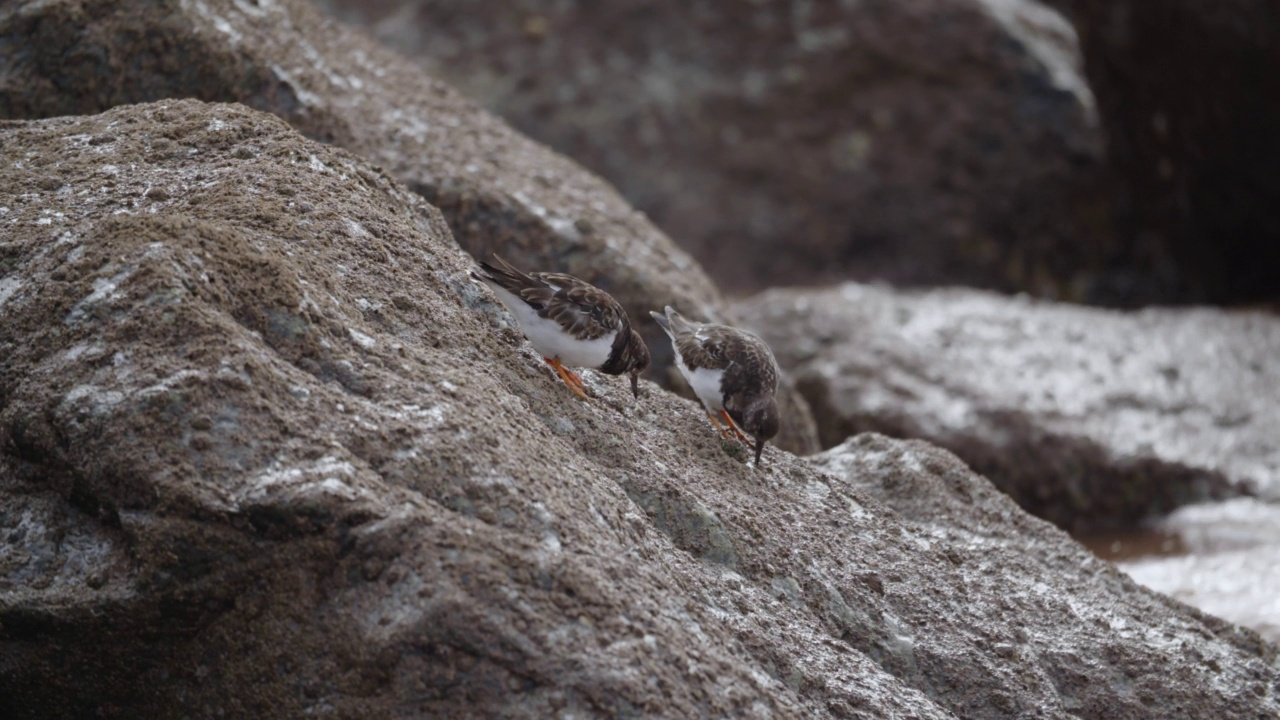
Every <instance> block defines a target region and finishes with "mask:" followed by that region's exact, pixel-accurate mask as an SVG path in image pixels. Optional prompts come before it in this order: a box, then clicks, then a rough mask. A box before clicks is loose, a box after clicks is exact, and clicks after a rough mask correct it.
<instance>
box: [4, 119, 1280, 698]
mask: <svg viewBox="0 0 1280 720" xmlns="http://www.w3.org/2000/svg"><path fill="white" fill-rule="evenodd" d="M0 147H3V148H4V149H5V158H6V162H5V163H4V164H3V165H2V166H0V208H3V211H2V212H0V223H3V226H4V230H5V232H4V235H3V239H0V317H2V318H3V322H0V716H3V717H5V718H17V719H21V718H47V717H86V716H96V717H120V718H138V717H157V718H168V717H183V716H185V717H198V718H205V717H210V718H211V717H253V718H296V717H303V716H308V715H332V716H334V717H362V718H364V717H450V718H454V717H457V718H466V717H476V718H479V717H510V718H545V717H562V716H564V715H573V716H575V717H610V718H615V717H623V718H626V717H633V718H634V717H750V718H766V717H773V718H800V717H849V718H867V719H868V720H870V719H872V718H890V719H894V718H903V719H905V718H937V719H939V720H941V719H943V718H955V717H963V718H977V719H985V718H1009V719H1010V720H1012V719H1014V718H1028V717H1034V718H1062V719H1064V720H1065V719H1066V718H1072V717H1089V718H1111V717H1114V718H1162V719H1165V718H1188V719H1190V718H1228V717H1229V718H1250V719H1256V720H1263V719H1264V718H1273V717H1275V716H1276V715H1277V713H1280V673H1278V672H1277V662H1278V661H1277V650H1276V648H1275V647H1274V646H1272V645H1269V644H1267V643H1265V642H1263V641H1262V640H1261V639H1259V637H1258V636H1257V635H1256V634H1254V633H1252V632H1250V631H1247V630H1242V629H1239V628H1236V627H1234V626H1231V625H1229V624H1227V623H1224V622H1222V621H1221V620H1218V619H1216V618H1213V617H1210V616H1207V615H1203V614H1201V613H1198V612H1196V611H1194V610H1191V609H1190V608H1187V607H1185V606H1183V605H1181V604H1179V603H1177V602H1174V601H1172V600H1169V599H1168V598H1165V597H1164V596H1161V595H1157V594H1154V593H1152V592H1149V591H1147V590H1144V589H1142V588H1140V587H1138V586H1137V585H1135V584H1134V583H1133V582H1131V581H1130V580H1129V579H1128V578H1126V577H1125V576H1124V575H1122V574H1120V573H1118V572H1117V571H1116V570H1115V569H1114V567H1112V566H1111V565H1110V564H1108V563H1105V562H1103V561H1100V560H1098V559H1096V558H1094V557H1093V556H1092V555H1090V554H1089V553H1088V552H1087V551H1086V550H1084V549H1083V548H1082V547H1080V546H1079V545H1077V544H1075V543H1074V542H1073V541H1072V540H1070V539H1069V538H1068V537H1067V536H1066V535H1064V534H1063V533H1062V532H1061V531H1059V530H1057V529H1055V528H1054V527H1052V526H1050V525H1048V524H1047V523H1044V522H1042V521H1040V520H1037V519H1035V518H1033V517H1031V516H1029V515H1027V514H1025V513H1024V512H1022V511H1021V510H1019V509H1018V508H1017V507H1016V506H1015V505H1014V504H1013V503H1012V502H1011V501H1009V500H1008V498H1006V497H1005V496H1003V495H1002V494H1000V493H999V492H997V491H996V490H995V489H994V488H993V487H992V486H991V485H990V484H989V483H988V482H987V481H986V480H984V479H982V478H981V477H979V476H977V475H975V474H973V473H972V472H971V471H969V470H968V469H967V468H966V467H965V466H964V465H963V464H962V463H960V462H959V461H958V460H957V459H956V458H955V457H954V456H952V455H950V454H948V453H946V452H944V451H942V450H939V449H937V448H934V447H932V446H929V445H927V444H925V443H921V442H912V443H904V442H898V441H892V440H889V439H887V438H884V437H880V436H874V435H864V436H862V437H859V438H856V439H854V440H851V441H849V442H848V443H846V444H843V445H841V446H840V447H838V448H835V449H832V450H830V451H828V452H827V453H824V454H823V455H822V456H820V457H819V458H817V459H815V460H814V461H812V462H811V461H807V460H803V459H799V458H797V457H795V456H793V455H791V454H789V453H786V452H783V451H780V450H777V449H774V448H772V447H770V448H767V449H766V451H765V458H764V463H763V466H762V467H761V468H752V467H749V466H748V465H747V464H746V462H745V457H746V452H745V450H744V449H743V448H742V446H740V445H733V444H725V443H722V442H721V441H720V440H719V438H718V437H717V436H716V435H715V433H714V431H712V430H711V428H710V427H709V425H708V424H707V422H706V419H705V417H704V416H703V414H702V412H701V411H700V410H699V409H698V407H697V406H696V404H695V403H693V402H691V401H688V400H684V399H681V398H678V397H675V396H673V395H671V394H668V393H666V392H663V391H662V390H660V389H659V388H658V387H657V386H656V385H654V384H652V383H649V382H645V383H644V385H643V388H642V389H643V391H644V392H643V395H642V397H641V398H640V399H639V400H636V399H635V398H633V397H632V396H631V392H630V388H629V387H628V385H627V383H626V382H625V381H624V380H620V379H619V378H613V377H606V376H602V375H600V374H598V373H595V372H592V371H588V372H586V373H584V378H585V380H586V382H587V384H588V386H589V387H591V389H592V390H593V392H594V393H595V394H596V395H598V398H597V399H596V400H593V401H591V402H583V401H580V400H579V399H577V398H576V397H575V396H573V395H572V394H570V393H569V392H568V391H567V390H566V389H565V388H564V387H563V386H562V384H561V383H559V382H558V381H557V380H556V379H555V378H554V377H553V376H552V374H551V373H550V371H549V370H548V369H547V368H546V367H545V365H544V364H543V363H542V361H541V359H540V358H538V357H536V356H535V355H534V353H533V352H532V351H531V349H530V348H529V346H528V344H527V343H526V342H525V341H524V340H523V339H522V337H521V336H520V335H519V333H518V332H517V331H516V330H515V329H514V328H513V326H512V319H511V317H510V315H508V314H507V313H506V312H505V311H504V310H503V309H502V308H501V306H500V305H498V304H497V303H496V302H495V300H494V299H493V298H492V296H491V295H490V294H489V293H488V292H487V291H486V290H485V289H483V288H482V287H481V286H478V285H477V284H475V283H474V282H473V281H471V280H469V279H468V277H467V270H468V269H469V268H470V267H471V263H472V260H471V259H470V258H468V257H467V256H466V254H465V253H464V252H463V251H462V250H461V249H459V248H458V247H457V246H456V245H455V243H454V242H453V241H452V239H451V238H450V237H449V230H448V227H447V225H446V223H445V221H444V219H443V217H442V216H441V214H440V213H439V212H438V211H437V210H435V209H434V208H432V207H430V206H428V205H427V204H426V203H425V202H424V201H423V200H422V199H421V198H420V197H419V196H418V195H416V194H415V193H413V192H411V191H409V190H408V189H406V188H405V187H404V186H403V185H400V184H398V183H397V182H395V181H393V180H392V179H391V177H390V176H389V175H388V174H387V173H386V172H384V171H382V170H379V169H378V168H376V167H374V166H372V165H370V164H368V163H367V162H365V161H363V160H361V159H359V158H357V157H356V156H353V155H351V154H349V153H347V152H345V151H343V150H339V149H335V148H333V147H328V146H323V145H320V144H317V143H314V142H311V141H309V140H306V139H304V138H303V137H301V136H300V135H298V134H297V133H295V132H294V131H292V130H291V129H290V128H289V127H288V126H287V125H285V124H284V123H283V122H281V121H280V120H278V119H276V118H274V117H271V116H268V115H263V114H259V113H256V112H253V111H250V110H248V109H246V108H244V107H242V106H234V105H205V104H202V103H199V102H195V101H182V102H178V101H167V102H162V103H157V104H150V105H139V106H131V107H124V108H117V109H114V110H111V111H109V112H107V113H105V114H102V115H98V116H92V117H73V118H62V119H54V120H44V121H38V122H32V123H4V124H0Z"/></svg>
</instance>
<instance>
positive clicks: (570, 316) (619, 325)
mask: <svg viewBox="0 0 1280 720" xmlns="http://www.w3.org/2000/svg"><path fill="white" fill-rule="evenodd" d="M480 267H481V268H483V269H484V274H485V277H486V278H487V279H489V280H491V281H493V282H495V283H497V284H498V285H500V286H501V287H502V288H504V289H505V290H506V291H507V292H509V293H511V294H512V295H515V296H516V297H518V298H520V299H521V300H523V301H524V302H525V303H527V304H528V305H529V307H531V308H533V309H534V310H536V311H537V312H538V316H539V317H544V318H547V319H550V320H555V321H556V322H557V323H559V324H560V327H562V328H564V329H565V332H567V333H569V334H571V335H573V337H575V338H577V339H579V340H595V339H597V338H600V337H603V336H605V335H608V334H609V333H611V332H613V331H615V330H619V331H620V330H623V329H625V328H626V326H627V319H626V318H627V315H626V312H625V311H624V310H623V309H622V306H621V305H619V304H618V302H617V301H616V300H614V299H613V297H611V296H610V295H609V293H607V292H605V291H603V290H601V289H600V288H598V287H595V286H594V285H591V284H590V283H586V282H583V281H582V280H579V279H578V278H576V277H574V276H572V275H564V274H562V273H545V272H535V273H526V272H521V271H520V270H519V269H517V268H516V267H515V266H514V265H512V264H511V263H509V262H507V261H506V260H503V259H502V258H500V257H498V256H497V255H494V256H493V263H492V264H491V263H487V262H482V263H480Z"/></svg>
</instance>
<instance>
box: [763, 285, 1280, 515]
mask: <svg viewBox="0 0 1280 720" xmlns="http://www.w3.org/2000/svg"><path fill="white" fill-rule="evenodd" d="M738 309H739V311H740V312H741V313H742V314H743V315H744V316H745V317H747V318H748V324H749V325H750V326H752V327H754V328H756V329H757V330H759V331H760V332H761V333H762V334H763V336H764V338H765V340H767V341H768V342H769V343H770V344H771V345H772V346H773V347H774V348H775V350H776V354H777V356H778V361H779V363H781V364H782V365H783V366H784V367H786V368H788V369H790V370H791V371H792V373H793V374H794V375H795V377H796V378H797V383H798V385H799V387H800V388H801V390H802V392H804V394H805V395H806V397H808V398H809V401H810V402H811V403H813V405H814V413H815V416H816V417H817V419H818V422H819V427H820V431H821V435H822V438H823V442H824V444H825V445H828V446H829V445H834V444H837V443H839V442H841V441H842V440H843V439H844V438H845V437H847V436H848V435H850V434H853V433H856V432H862V431H868V430H872V431H877V432H884V433H888V434H891V435H894V436H898V437H911V438H923V439H927V440H929V441H931V442H934V443H937V444H939V445H941V446H943V447H945V448H948V449H950V450H951V451H953V452H955V453H956V454H957V455H959V456H960V457H961V458H963V459H964V460H965V461H966V462H967V463H969V464H970V465H971V466H972V467H973V468H974V469H975V470H977V471H978V472H981V473H983V474H985V475H987V476H988V477H990V478H991V479H992V480H993V481H994V482H995V483H996V484H997V485H998V486H999V487H1000V488H1001V489H1003V490H1004V491H1006V492H1008V493H1009V494H1010V495H1012V496H1013V497H1014V498H1015V499H1016V500H1017V501H1018V503H1019V504H1021V505H1022V506H1023V507H1024V508H1027V509H1028V510H1030V511H1032V512H1034V513H1035V514H1037V515H1040V516H1041V517H1045V518H1048V519H1051V520H1053V521H1054V522H1055V523H1056V524H1058V525H1060V526H1062V527H1066V528H1071V529H1073V530H1077V531H1089V530H1099V529H1108V528H1124V527H1132V526H1134V525H1135V524H1136V523H1137V522H1138V521H1139V520H1142V519H1145V518H1147V517H1150V516H1155V515H1160V514H1163V513H1165V512H1168V511H1169V510H1171V509H1173V508H1175V507H1178V506H1180V505H1183V504H1185V503H1188V502H1192V501H1195V500H1203V499H1206V498H1209V497H1222V496H1227V495H1233V494H1238V493H1242V492H1243V493H1258V494H1260V495H1262V496H1264V497H1266V498H1268V499H1269V500H1270V501H1272V502H1276V501H1280V435H1277V433H1276V428H1280V403H1278V402H1277V401H1276V398H1277V394H1276V388H1277V387H1280V362H1278V361H1277V358H1280V317H1277V316H1276V315H1274V314H1271V313H1265V312H1252V311H1249V312H1245V311H1242V312H1231V311H1225V310H1213V309H1182V310H1179V309H1151V310H1144V311H1140V312H1119V311H1110V310H1100V309H1092V308H1082V307H1078V306H1071V305H1064V304H1057V303H1051V302H1045V301H1035V300H1030V299H1027V298H1025V297H1019V298H1009V297H1004V296H1000V295H996V294H993V293H985V292H980V291H975V290H963V289H950V290H934V291H927V292H900V291H894V290H891V289H888V288H885V287H877V286H870V285H861V284H854V283H849V284H846V285H843V286H839V287H836V288H831V289H825V290H813V291H811V290H771V291H768V292H765V293H761V294H760V295H758V296H756V297H754V298H752V299H750V300H747V301H743V302H742V303H740V304H739V306H738Z"/></svg>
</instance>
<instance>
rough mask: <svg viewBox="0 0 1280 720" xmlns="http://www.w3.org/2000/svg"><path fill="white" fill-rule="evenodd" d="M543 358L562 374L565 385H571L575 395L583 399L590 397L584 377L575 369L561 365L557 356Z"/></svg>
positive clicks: (561, 377) (558, 373)
mask: <svg viewBox="0 0 1280 720" xmlns="http://www.w3.org/2000/svg"><path fill="white" fill-rule="evenodd" d="M542 359H543V360H545V361H546V363H547V364H548V365H550V366H551V367H553V368H555V371H556V374H557V375H559V376H560V379H561V380H563V381H564V384H565V385H568V386H569V389H570V390H572V391H573V392H574V394H575V395H577V396H578V397H580V398H582V399H583V400H586V399H588V398H587V393H586V392H585V390H586V386H585V385H583V384H582V378H580V377H578V376H577V375H575V374H574V373H573V371H571V370H569V369H568V368H566V367H565V366H564V365H561V364H560V361H559V360H558V359H556V358H542Z"/></svg>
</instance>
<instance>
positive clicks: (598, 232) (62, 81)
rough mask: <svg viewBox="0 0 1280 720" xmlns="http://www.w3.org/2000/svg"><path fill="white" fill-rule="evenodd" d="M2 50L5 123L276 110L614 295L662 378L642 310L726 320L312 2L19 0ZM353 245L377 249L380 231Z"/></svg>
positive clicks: (437, 89)
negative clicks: (132, 107)
mask: <svg viewBox="0 0 1280 720" xmlns="http://www.w3.org/2000/svg"><path fill="white" fill-rule="evenodd" d="M87 22H89V23H91V24H92V27H93V28H94V30H93V32H86V31H85V27H86V23H87ZM0 44H3V45H5V46H7V47H8V48H10V49H9V51H8V52H9V54H10V57H9V60H8V62H7V65H8V70H7V72H6V75H5V79H4V81H3V83H2V84H0V117H6V118H39V117H51V116H57V115H74V114H89V113H95V112H101V111H102V110H106V109H107V108H110V107H113V106H116V105H120V104H126V103H137V102H148V101H154V100H160V99H163V98H171V97H178V98H182V97H195V98H199V99H202V100H208V101H225V102H240V103H243V104H245V105H248V106H250V107H253V108H256V109H258V110H263V111H266V112H270V113H273V114H275V115H278V116H280V117H281V118H283V119H284V120H285V121H286V122H288V123H289V124H290V125H292V126H293V127H295V128H297V129H298V130H299V131H300V132H302V133H303V134H304V135H307V136H308V137H311V138H313V139H317V140H320V141H322V142H326V143H332V144H335V145H339V146H341V147H343V148H346V149H347V150H350V151H352V152H354V153H356V154H358V155H361V156H363V157H365V158H367V159H369V160H370V161H372V162H374V163H376V164H378V165H380V166H382V167H384V168H386V169H387V170H388V171H389V172H390V173H391V174H392V175H393V176H394V177H396V178H398V179H399V180H400V181H401V182H403V183H405V184H406V185H408V186H409V187H410V188H411V189H412V190H414V191H415V192H417V193H419V194H421V195H422V196H424V197H425V198H427V200H428V201H430V202H431V203H432V204H433V205H435V206H436V207H438V208H439V209H440V210H441V211H442V212H443V213H444V217H445V219H446V221H447V222H448V223H449V227H450V229H451V230H452V232H453V236H454V238H455V239H456V240H457V241H458V242H459V243H460V244H461V245H462V246H463V247H464V248H466V249H467V251H468V252H470V253H471V254H472V255H473V256H477V257H481V256H487V255H488V254H489V253H491V252H494V251H498V252H501V253H502V255H503V256H504V257H505V258H507V259H508V260H510V261H512V262H513V263H515V264H516V265H517V266H521V267H526V268H530V269H543V270H559V271H563V272H569V273H572V274H574V275H577V276H579V277H582V278H584V279H586V280H588V281H590V282H593V283H595V284H597V285H599V286H600V287H602V288H604V289H605V290H607V291H609V292H610V293H612V294H613V295H614V297H616V298H617V299H618V300H619V302H621V303H622V304H623V305H624V306H626V308H627V310H628V312H629V314H630V315H631V317H632V319H633V320H635V321H637V322H638V324H639V326H640V328H641V331H642V332H643V333H644V335H645V338H646V340H647V341H648V343H649V346H650V348H651V350H652V351H653V355H654V364H655V373H654V377H656V378H659V379H660V380H665V379H666V378H667V374H666V373H663V372H661V370H662V369H663V368H664V367H669V366H670V363H671V351H670V347H671V346H670V343H668V342H667V340H666V336H665V335H663V333H662V331H661V330H660V329H659V328H658V326H657V324H656V323H654V322H653V321H652V320H651V319H650V318H649V314H648V311H649V310H652V309H655V308H662V307H663V306H664V305H667V304H672V305H675V306H677V307H679V308H680V309H681V310H682V311H684V312H686V314H689V315H691V316H695V317H705V318H708V319H713V320H723V321H730V322H732V320H733V318H732V317H731V316H728V315H726V314H725V308H724V304H723V302H722V301H721V299H720V296H719V292H718V291H717V289H716V287H715V285H714V284H713V283H712V282H711V281H710V280H709V279H708V278H707V276H706V275H705V274H704V273H703V272H702V270H701V268H700V267H699V266H698V264H697V263H696V262H695V261H694V260H693V259H692V258H691V257H689V255H688V254H686V253H685V252H684V251H682V250H681V249H679V248H678V247H677V246H676V245H675V244H674V243H672V242H671V240H670V239H669V238H668V237H667V236H665V235H663V234H662V233H661V232H660V231H659V230H658V229H657V228H656V227H654V226H653V224H652V223H650V222H649V220H648V219H647V218H646V217H645V216H644V215H643V214H642V213H639V212H637V211H636V210H635V209H633V208H632V207H631V206H630V205H628V204H627V203H626V202H625V201H624V200H623V199H622V198H621V197H620V196H619V195H618V193H617V192H616V191H615V190H614V189H613V188H612V187H611V186H609V185H608V184H607V183H605V182H604V181H602V180H600V179H599V178H598V177H596V176H594V175H592V174H591V173H589V172H586V171H585V170H583V169H582V168H581V167H580V166H578V165H576V164H574V163H573V162H571V161H570V160H568V159H566V158H564V157H563V156H560V155H557V154H556V153H554V152H552V151H550V150H549V149H548V148H546V147H544V146H543V145H540V144H538V143H536V142H533V141H531V140H529V139H528V138H526V137H524V136H522V135H521V134H519V133H518V132H516V131H514V130H512V129H511V128H510V127H509V126H508V125H507V124H506V123H504V122H503V121H502V120H501V119H499V118H497V117H494V116H493V115H492V114H490V113H488V112H486V111H484V110H483V109H481V108H479V107H478V106H477V105H476V104H475V103H473V102H472V101H470V100H468V99H467V98H465V97H463V96H462V95H460V94H459V93H458V92H457V91H456V90H454V89H453V88H452V87H450V86H449V85H447V84H445V83H443V82H441V81H439V80H436V79H434V78H433V77H431V76H428V75H426V74H424V73H423V72H422V71H421V70H420V69H418V68H416V67H414V66H413V65H412V64H410V63H409V62H408V61H406V60H404V59H403V58H401V57H399V56H396V55H395V54H393V53H391V52H389V51H387V50H385V49H383V48H382V47H380V46H379V45H378V44H377V43H375V42H373V41H371V40H369V39H367V38H365V37H363V36H361V35H359V34H357V33H355V32H352V31H350V30H348V29H346V28H345V27H343V26H341V25H338V24H337V23H334V22H332V21H330V20H328V19H326V18H325V17H324V16H323V15H321V14H320V13H319V12H317V11H316V10H315V9H313V8H312V7H311V6H310V5H309V4H308V3H306V2H305V1H304V0H282V1H281V2H274V3H262V4H257V3H244V2H237V1H235V0H207V1H205V2H199V3H189V2H183V1H180V0H161V1H160V2H155V3H148V4H146V5H139V4H137V3H134V2H125V1H123V0H107V1H104V2H95V3H93V5H92V8H91V12H90V13H89V14H88V16H86V13H85V10H84V5H83V3H81V2H79V1H78V0H55V1H54V2H45V3H27V4H25V5H20V6H16V7H13V8H11V9H9V10H7V11H0ZM106 77H109V78H111V81H110V82H104V80H103V78H106ZM117 138H118V133H116V132H115V131H112V132H110V133H105V134H103V136H101V137H99V138H94V139H92V141H91V142H93V143H98V144H95V145H93V147H107V146H109V144H110V143H112V142H115V141H116V139H117ZM238 140H239V142H238V144H237V146H236V147H235V148H234V150H232V156H233V157H234V158H235V159H238V160H245V161H248V160H252V159H254V158H255V157H256V156H257V154H258V153H261V152H263V151H264V149H265V148H264V147H263V146H262V144H261V143H260V142H258V141H257V140H256V139H254V138H252V137H248V136H245V137H240V138H238ZM184 151H185V149H184V148H180V147H177V146H176V145H174V144H172V143H170V142H168V141H167V139H165V138H155V139H153V141H152V147H151V148H150V149H149V152H151V153H154V154H155V155H156V156H157V157H163V156H164V155H166V154H169V153H175V152H177V153H180V152H184ZM46 180H47V179H42V182H43V181H46ZM295 190H297V191H301V190H302V188H295ZM144 192H146V193H151V195H150V196H148V197H147V199H149V200H156V201H163V200H164V199H165V198H163V197H158V196H157V194H158V193H165V192H167V191H166V190H164V189H154V188H153V189H149V190H145V191H144ZM298 202H299V203H302V202H306V200H305V199H299V200H298ZM321 210H323V209H321ZM353 232H357V233H362V232H367V233H369V234H371V235H372V236H375V237H377V236H378V234H379V232H380V228H378V227H361V228H360V229H359V230H355V231H353ZM327 372H330V373H338V374H340V373H341V372H343V371H342V369H340V368H330V369H328V370H327ZM788 387H789V386H788ZM787 393H788V394H787V397H786V398H785V401H786V404H787V407H788V409H789V412H788V417H790V418H792V419H793V422H791V423H789V424H786V425H785V426H784V428H783V433H782V435H780V437H779V440H778V444H779V445H781V446H782V447H785V448H788V449H791V450H794V451H797V452H813V451H816V450H817V443H816V440H815V438H814V436H813V435H812V427H813V426H812V422H811V419H810V418H809V417H808V416H807V408H806V406H805V404H804V402H803V400H801V399H799V398H798V397H795V396H794V394H792V393H790V392H789V391H787Z"/></svg>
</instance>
